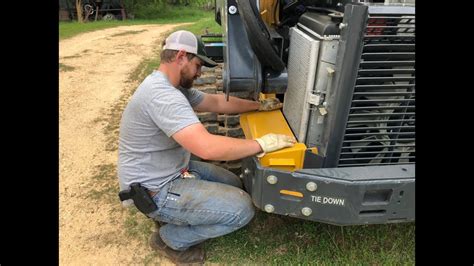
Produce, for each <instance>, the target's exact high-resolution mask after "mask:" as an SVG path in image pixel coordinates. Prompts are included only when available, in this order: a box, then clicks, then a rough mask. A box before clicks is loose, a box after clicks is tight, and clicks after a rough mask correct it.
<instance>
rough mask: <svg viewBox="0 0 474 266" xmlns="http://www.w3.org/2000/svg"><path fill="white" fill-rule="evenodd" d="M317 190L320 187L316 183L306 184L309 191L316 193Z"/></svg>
mask: <svg viewBox="0 0 474 266" xmlns="http://www.w3.org/2000/svg"><path fill="white" fill-rule="evenodd" d="M317 188H318V185H316V183H314V182H308V183H307V184H306V189H307V190H309V191H316V189H317Z"/></svg>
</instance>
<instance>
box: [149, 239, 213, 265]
mask: <svg viewBox="0 0 474 266" xmlns="http://www.w3.org/2000/svg"><path fill="white" fill-rule="evenodd" d="M150 246H151V247H152V248H153V249H154V250H156V251H157V252H158V253H159V254H160V255H162V256H165V257H167V258H168V259H170V260H171V261H172V262H173V263H176V264H178V265H183V264H191V263H198V264H204V259H205V258H204V257H205V252H204V248H203V245H202V244H199V245H195V246H192V247H190V248H188V249H187V250H184V251H178V250H174V249H172V248H170V247H168V246H167V245H166V244H165V242H163V240H162V239H161V237H160V234H159V233H158V232H153V234H152V235H151V237H150Z"/></svg>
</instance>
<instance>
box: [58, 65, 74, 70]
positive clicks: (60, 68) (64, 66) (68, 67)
mask: <svg viewBox="0 0 474 266" xmlns="http://www.w3.org/2000/svg"><path fill="white" fill-rule="evenodd" d="M74 69H76V68H75V67H72V66H68V65H65V64H63V63H59V71H72V70H74Z"/></svg>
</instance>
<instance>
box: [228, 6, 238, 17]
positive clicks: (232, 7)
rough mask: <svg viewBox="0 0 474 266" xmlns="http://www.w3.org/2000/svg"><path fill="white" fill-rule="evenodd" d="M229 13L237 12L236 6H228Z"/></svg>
mask: <svg viewBox="0 0 474 266" xmlns="http://www.w3.org/2000/svg"><path fill="white" fill-rule="evenodd" d="M229 13H230V14H231V15H234V14H235V13H237V7H235V6H229Z"/></svg>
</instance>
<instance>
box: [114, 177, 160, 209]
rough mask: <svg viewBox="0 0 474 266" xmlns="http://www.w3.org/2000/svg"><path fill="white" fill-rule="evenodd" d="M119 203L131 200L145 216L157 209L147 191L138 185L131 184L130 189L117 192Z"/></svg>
mask: <svg viewBox="0 0 474 266" xmlns="http://www.w3.org/2000/svg"><path fill="white" fill-rule="evenodd" d="M119 197H120V200H121V201H124V200H128V199H132V200H133V203H134V204H135V206H136V207H137V209H138V210H139V211H141V212H142V213H144V214H145V215H146V214H148V213H150V212H154V211H156V210H157V209H158V207H157V206H156V203H155V202H154V201H153V199H152V197H151V196H150V194H148V190H147V189H146V188H145V187H142V186H141V185H140V183H132V184H131V185H130V188H129V189H127V190H122V191H120V192H119Z"/></svg>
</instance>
